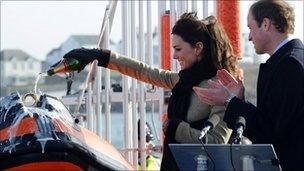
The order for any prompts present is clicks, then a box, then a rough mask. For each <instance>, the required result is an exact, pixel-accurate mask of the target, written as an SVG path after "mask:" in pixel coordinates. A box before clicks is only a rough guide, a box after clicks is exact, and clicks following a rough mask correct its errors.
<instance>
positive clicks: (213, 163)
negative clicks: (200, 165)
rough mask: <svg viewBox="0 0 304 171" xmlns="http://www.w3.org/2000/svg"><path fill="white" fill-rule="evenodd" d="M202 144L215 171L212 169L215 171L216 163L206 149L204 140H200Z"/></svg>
mask: <svg viewBox="0 0 304 171" xmlns="http://www.w3.org/2000/svg"><path fill="white" fill-rule="evenodd" d="M200 142H201V144H202V146H203V148H204V150H205V152H206V154H207V156H208V157H209V159H210V160H211V162H212V165H213V169H212V170H213V171H215V162H214V160H213V159H212V157H211V155H210V153H209V152H208V150H207V148H206V146H205V144H204V142H203V140H200Z"/></svg>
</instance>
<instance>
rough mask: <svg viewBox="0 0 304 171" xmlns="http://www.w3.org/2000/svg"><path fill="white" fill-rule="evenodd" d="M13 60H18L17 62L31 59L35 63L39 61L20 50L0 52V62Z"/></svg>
mask: <svg viewBox="0 0 304 171" xmlns="http://www.w3.org/2000/svg"><path fill="white" fill-rule="evenodd" d="M13 58H18V60H23V61H25V60H28V59H33V60H36V61H39V60H38V59H36V58H34V57H32V56H31V55H29V54H28V53H26V52H24V51H23V50H21V49H4V50H2V51H1V52H0V60H3V61H9V60H12V59H13Z"/></svg>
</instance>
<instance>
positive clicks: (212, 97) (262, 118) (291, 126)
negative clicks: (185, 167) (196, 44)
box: [193, 0, 304, 170]
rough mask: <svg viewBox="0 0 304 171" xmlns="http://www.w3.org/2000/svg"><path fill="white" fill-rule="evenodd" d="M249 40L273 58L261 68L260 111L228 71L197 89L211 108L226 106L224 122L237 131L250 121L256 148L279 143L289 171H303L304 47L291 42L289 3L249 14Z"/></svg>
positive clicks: (270, 3)
mask: <svg viewBox="0 0 304 171" xmlns="http://www.w3.org/2000/svg"><path fill="white" fill-rule="evenodd" d="M247 20H248V27H249V29H250V34H249V40H250V41H252V42H253V44H254V47H255V50H256V53H257V54H263V53H267V54H269V55H270V58H269V59H268V60H267V61H266V63H263V64H261V65H260V69H259V76H258V82H257V106H254V105H252V104H250V103H249V102H246V101H244V100H245V99H244V86H243V83H242V81H241V80H240V79H235V78H234V77H233V76H232V75H230V74H229V73H228V72H227V71H226V70H219V71H218V72H217V77H218V79H219V81H218V82H214V81H211V80H209V82H208V83H209V88H199V87H194V88H193V89H194V90H195V92H196V93H197V95H198V96H199V97H200V99H201V100H202V101H204V102H206V103H208V104H210V105H225V106H226V112H225V116H224V121H225V122H226V123H227V125H228V127H230V128H233V127H234V124H235V120H236V118H237V117H238V116H243V117H244V118H245V119H246V123H247V125H246V130H245V132H244V134H245V135H246V136H247V137H248V138H249V139H250V140H251V141H253V143H261V144H273V146H274V148H275V151H276V153H277V155H278V157H279V160H280V164H281V166H282V169H283V170H299V169H300V170H301V169H303V164H304V147H303V146H304V141H303V140H304V126H303V125H304V124H303V122H304V67H303V65H304V57H303V56H304V47H303V43H302V42H301V41H300V40H298V39H291V38H290V34H292V33H293V31H294V11H293V9H292V8H291V7H290V6H289V5H288V4H287V3H286V2H284V1H281V0H280V1H279V0H276V1H275V0H261V1H258V2H256V3H254V4H253V5H252V6H251V7H250V10H249V14H248V18H247Z"/></svg>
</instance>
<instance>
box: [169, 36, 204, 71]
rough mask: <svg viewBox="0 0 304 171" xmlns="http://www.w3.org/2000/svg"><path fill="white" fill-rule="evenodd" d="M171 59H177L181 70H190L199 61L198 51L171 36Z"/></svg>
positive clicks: (178, 38)
mask: <svg viewBox="0 0 304 171" xmlns="http://www.w3.org/2000/svg"><path fill="white" fill-rule="evenodd" d="M172 47H173V58H174V59H177V60H178V62H179V64H180V66H181V69H182V70H183V69H187V68H190V67H191V66H192V65H193V64H194V63H195V62H197V61H199V60H200V59H201V57H200V51H198V49H197V48H196V47H192V46H191V45H190V44H189V43H187V42H185V41H184V40H183V39H182V38H181V37H180V36H178V35H175V34H173V35H172Z"/></svg>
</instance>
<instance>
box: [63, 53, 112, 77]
mask: <svg viewBox="0 0 304 171" xmlns="http://www.w3.org/2000/svg"><path fill="white" fill-rule="evenodd" d="M109 56H110V51H109V50H102V49H86V48H78V49H73V50H71V51H70V52H68V53H67V54H65V55H64V56H63V58H67V59H68V58H73V59H76V60H78V61H79V62H80V66H79V68H78V72H80V71H81V70H83V69H84V68H85V66H86V65H88V64H89V63H91V62H93V61H94V60H98V65H99V66H104V67H105V66H106V65H107V64H108V62H109Z"/></svg>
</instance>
